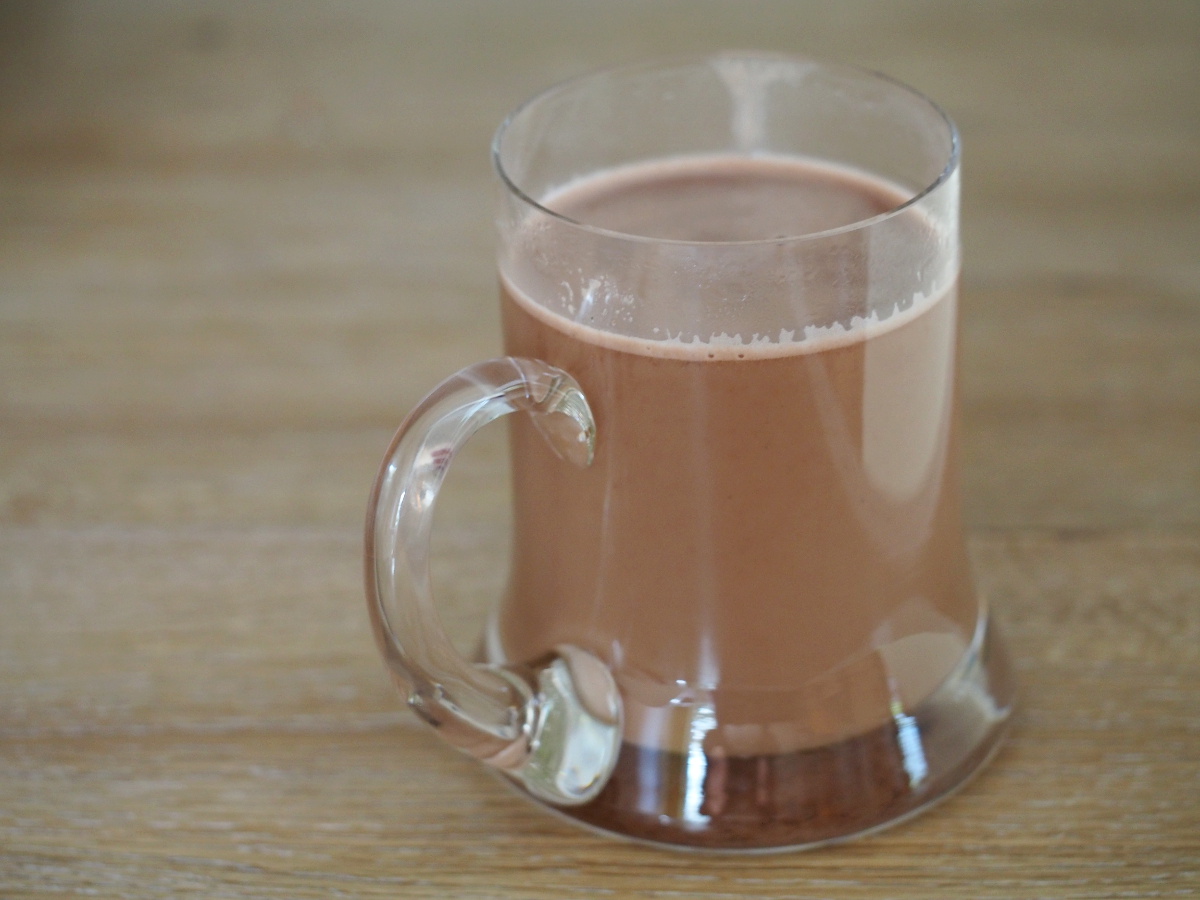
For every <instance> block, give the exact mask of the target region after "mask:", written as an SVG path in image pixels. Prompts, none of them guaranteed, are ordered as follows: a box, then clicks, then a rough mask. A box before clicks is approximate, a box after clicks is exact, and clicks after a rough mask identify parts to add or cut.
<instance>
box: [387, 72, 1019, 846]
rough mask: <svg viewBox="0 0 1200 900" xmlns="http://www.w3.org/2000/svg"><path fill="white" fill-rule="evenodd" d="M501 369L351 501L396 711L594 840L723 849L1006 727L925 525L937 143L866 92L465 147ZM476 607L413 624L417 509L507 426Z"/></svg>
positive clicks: (436, 416)
mask: <svg viewBox="0 0 1200 900" xmlns="http://www.w3.org/2000/svg"><path fill="white" fill-rule="evenodd" d="M493 152H494V158H495V163H496V168H497V171H498V174H499V177H500V181H501V184H502V190H501V200H500V208H499V214H498V218H497V229H498V235H499V274H500V286H501V304H502V312H503V330H504V342H505V352H506V353H508V354H509V355H508V356H507V357H505V358H502V359H494V360H490V361H486V362H481V363H479V364H476V365H474V366H471V367H469V368H467V369H465V370H463V371H462V372H459V373H458V374H456V375H454V376H452V377H451V378H449V379H448V380H447V381H445V382H443V383H442V384H441V385H440V386H438V387H437V388H436V389H435V390H434V391H433V392H432V393H430V394H429V395H428V396H427V397H426V398H425V400H424V401H422V403H421V404H420V405H419V406H418V407H417V408H416V409H415V410H414V411H413V412H412V413H411V414H410V415H409V416H408V418H407V419H406V420H405V421H404V423H403V424H402V425H401V427H400V430H399V431H398V432H397V434H396V437H395V439H394V440H393V442H392V444H391V446H390V447H389V449H388V451H387V455H386V458H385V461H384V463H383V466H382V469H381V471H380V474H379V477H378V479H377V481H376V484H375V487H374V490H373V493H372V496H371V501H370V507H369V510H368V519H367V535H366V585H367V595H368V600H369V608H370V611H371V617H372V622H373V625H374V630H375V634H376V637H377V639H378V643H379V646H380V648H381V650H382V652H383V655H384V657H385V659H386V661H387V663H388V665H389V667H390V669H391V672H392V673H393V675H394V676H395V678H396V679H397V681H398V683H399V684H400V685H401V686H402V688H403V690H404V691H405V692H406V693H407V695H408V697H409V703H410V705H411V706H412V708H413V709H414V710H415V711H416V712H417V713H418V714H419V715H420V716H421V717H422V718H424V719H425V720H426V721H427V722H429V723H430V724H432V725H433V726H434V727H435V728H436V729H437V730H438V731H439V732H440V733H441V734H442V736H443V737H444V738H445V739H446V740H447V741H449V742H450V743H451V744H452V745H454V746H456V747H458V748H459V749H461V750H463V751H465V752H467V753H469V754H471V755H472V756H474V757H477V758H478V759H480V760H482V761H483V762H484V763H486V764H487V765H489V766H492V767H494V768H495V769H497V770H498V771H500V772H502V773H504V774H505V775H506V776H508V777H509V779H510V780H511V781H512V782H513V783H514V784H516V785H517V786H518V787H519V789H521V790H522V791H524V792H525V793H527V794H528V795H530V796H532V797H533V798H535V799H537V800H538V801H541V802H542V803H544V804H546V805H548V806H549V807H551V808H553V809H556V810H558V811H559V812H561V813H562V814H564V815H566V816H568V817H570V818H572V819H574V820H576V821H578V822H580V823H583V824H585V825H589V826H592V827H595V828H597V829H600V830H602V831H605V832H609V833H613V834H618V835H622V836H625V837H630V838H634V839H640V840H645V841H651V842H655V843H659V844H666V845H674V846H682V847H703V848H710V849H723V850H739V849H741V850H764V849H770V848H788V847H804V846H812V845H816V844H820V843H825V842H829V841H834V840H839V839H844V838H847V837H850V836H853V835H856V834H861V833H863V832H866V831H870V830H872V829H875V828H878V827H881V826H884V825H886V824H889V823H891V822H894V821H897V820H899V819H901V818H903V817H905V816H907V815H909V814H911V813H913V812H915V811H917V810H919V809H921V808H922V807H924V806H926V805H928V804H929V803H931V802H932V801H934V800H936V799H938V798H939V797H942V796H944V795H945V794H946V793H947V792H949V791H951V790H953V789H954V788H955V787H957V786H958V785H960V784H961V783H962V782H963V781H964V780H965V779H967V778H968V777H969V776H970V775H971V774H972V773H973V772H975V771H976V770H977V769H978V768H979V767H980V766H981V765H982V764H983V763H984V762H985V761H986V760H987V759H988V758H989V757H990V755H991V754H992V753H993V752H994V750H995V749H996V747H997V745H998V742H999V740H1000V737H1001V735H1002V734H1003V731H1004V728H1005V724H1006V722H1007V720H1008V717H1009V713H1010V709H1011V702H1012V684H1011V678H1010V676H1009V672H1008V667H1007V665H1006V662H1005V658H1004V654H1003V650H1002V647H1001V646H1000V643H999V641H998V639H997V637H996V635H995V631H994V629H993V628H992V627H991V626H990V625H989V618H988V612H987V607H986V605H985V604H984V602H983V601H982V600H981V599H980V597H979V596H978V595H977V594H976V592H975V590H974V587H973V584H972V579H971V573H970V568H969V562H968V559H967V553H966V547H965V537H964V529H963V524H962V520H961V517H960V511H959V475H958V438H957V402H956V390H955V358H956V345H957V324H956V286H957V280H958V272H959V239H958V205H959V198H958V193H959V141H958V135H957V132H956V130H955V128H954V125H953V123H952V122H951V121H950V120H949V118H948V117H947V116H946V115H945V113H943V112H942V111H941V110H940V109H939V108H938V107H937V106H935V105H934V104H933V103H931V102H930V101H929V100H927V99H926V98H924V97H923V96H921V95H920V94H918V93H916V92H915V91H913V90H911V89H909V88H907V87H905V86H903V85H901V84H899V83H897V82H894V81H891V80H889V79H887V78H885V77H883V76H879V75H876V74H873V73H868V72H863V71H859V70H857V69H851V68H846V67H840V66H832V65H827V64H824V63H819V62H816V61H814V60H810V59H801V58H791V57H781V56H774V55H755V54H740V55H735V54H726V55H718V56H714V57H711V58H707V59H698V60H688V61H680V62H674V63H667V64H663V65H651V66H638V67H630V68H624V69H617V70H612V71H607V72H602V73H598V74H595V75H591V76H587V77H584V78H581V79H578V80H575V81H573V82H569V83H567V84H565V85H561V86H559V87H556V88H553V89H551V90H549V91H547V92H546V93H543V94H541V95H540V96H538V97H536V98H534V99H533V100H531V101H530V102H528V103H527V104H526V105H524V106H522V107H521V108H520V109H518V110H517V111H516V112H515V113H513V115H511V116H510V117H509V118H508V120H507V121H506V122H505V123H504V124H503V125H502V126H501V128H500V129H499V131H498V133H497V135H496V138H495V142H494V144H493ZM514 412H515V413H520V415H516V416H513V417H512V418H511V419H510V420H509V422H510V425H511V432H510V434H511V448H512V471H513V492H514V501H513V504H514V507H513V553H512V556H513V558H512V567H511V573H510V582H509V588H508V590H507V592H506V594H505V596H504V597H503V598H502V600H501V602H500V603H499V605H498V607H497V609H496V610H495V613H494V615H493V617H492V619H491V621H490V622H489V625H488V628H487V633H486V636H485V640H484V649H483V650H482V651H481V658H480V659H478V660H467V659H464V658H462V657H461V656H460V655H459V654H458V653H457V652H456V651H455V650H454V648H453V647H452V645H451V644H450V642H449V641H448V639H447V638H446V636H445V634H444V633H443V630H442V628H441V626H440V624H439V620H438V616H437V612H436V610H435V607H434V602H433V596H432V593H431V588H430V577H429V541H430V533H431V526H432V515H433V509H434V503H435V500H436V497H437V493H438V489H439V486H440V485H441V483H442V479H443V478H444V477H445V475H446V471H447V467H448V466H449V464H450V462H451V460H452V459H453V456H454V454H455V452H456V451H457V450H458V449H459V448H460V447H461V446H462V445H463V444H464V443H465V441H466V440H467V439H468V438H469V437H470V436H471V434H472V433H474V432H475V431H476V430H477V429H479V428H480V427H482V426H483V425H485V424H487V423H488V422H491V421H492V420H494V419H496V418H499V417H501V416H504V415H506V414H508V413H514Z"/></svg>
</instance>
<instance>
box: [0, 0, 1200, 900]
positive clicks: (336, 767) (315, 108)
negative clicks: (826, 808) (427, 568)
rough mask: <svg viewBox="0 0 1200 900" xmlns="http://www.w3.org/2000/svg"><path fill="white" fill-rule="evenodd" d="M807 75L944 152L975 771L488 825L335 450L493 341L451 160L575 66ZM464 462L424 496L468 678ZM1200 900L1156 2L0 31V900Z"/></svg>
mask: <svg viewBox="0 0 1200 900" xmlns="http://www.w3.org/2000/svg"><path fill="white" fill-rule="evenodd" d="M721 47H762V48H767V49H780V50H792V51H799V52H810V53H817V54H820V55H823V56H831V57H836V58H839V59H843V60H846V61H849V62H854V63H859V64H863V65H867V66H870V67H873V68H879V69H883V70H885V71H888V72H889V73H891V74H893V75H896V76H898V77H900V78H902V79H904V80H906V81H908V82H910V83H912V84H914V85H916V86H917V87H919V88H921V89H923V90H924V91H925V92H927V93H929V94H930V95H932V96H934V97H935V98H937V99H938V100H940V101H941V102H942V103H943V104H944V105H945V106H947V107H948V108H949V110H950V111H951V113H952V114H953V115H954V116H955V117H956V118H957V119H958V121H959V124H960V126H961V128H962V132H963V136H964V141H965V147H966V153H965V160H966V165H965V188H964V191H965V193H964V236H965V243H966V266H965V274H964V287H965V304H964V313H963V317H964V334H963V403H964V411H965V440H966V447H967V460H966V461H967V471H966V484H965V493H966V502H967V516H968V521H969V523H970V529H971V532H970V541H971V549H972V553H973V556H974V560H975V563H976V566H977V572H978V580H979V583H980V585H981V587H982V588H983V589H984V590H985V591H986V592H987V594H988V595H989V597H990V598H991V600H992V602H993V604H994V608H995V610H996V614H997V617H998V619H999V620H1000V622H1001V623H1002V624H1003V626H1004V627H1005V629H1006V632H1007V635H1008V638H1009V642H1010V645H1011V648H1012V651H1013V654H1014V656H1015V658H1016V665H1017V669H1018V674H1019V677H1020V680H1021V689H1022V695H1021V708H1020V712H1019V714H1018V717H1017V721H1016V726H1015V730H1014V732H1013V734H1012V737H1011V739H1010V740H1009V742H1008V744H1007V746H1006V747H1005V749H1004V750H1003V751H1002V752H1001V754H1000V755H999V757H998V758H997V759H996V760H995V762H994V763H993V764H992V766H991V767H990V768H989V769H988V770H987V771H986V772H985V773H984V774H983V775H982V776H980V777H979V778H978V779H977V780H976V781H974V782H973V783H972V784H971V785H970V786H968V787H967V788H966V789H965V790H964V791H962V792H961V793H959V794H958V795H956V796H955V797H953V798H952V799H950V800H949V801H947V802H946V803H944V804H942V805H941V806H939V807H937V808H936V809H935V810H933V811H931V812H930V813H928V814H926V815H924V816H922V817H920V818H918V819H916V820H914V821H912V822H910V823H907V824H904V825H902V826H899V827H897V828H895V829H892V830H890V831H888V832H885V833H883V834H880V835H878V836H875V837H872V838H870V839H867V840H863V841H860V842H857V843H852V844H849V845H845V846H842V847H838V848H834V849H828V850H821V851H818V852H813V853H807V854H784V855H777V856H768V857H759V858H732V857H695V856H684V855H678V854H673V853H668V852H663V851H657V850H652V849H647V848H640V847H634V846H626V845H624V844H620V843H617V842H611V841H606V840H602V839H600V838H597V837H595V836H592V835H591V834H588V833H585V832H583V831H579V830H576V829H575V828H573V827H571V826H569V825H566V824H562V823H560V822H559V821H558V820H556V819H554V818H551V817H549V816H547V815H546V814H544V813H543V812H541V811H540V810H538V809H535V808H534V807H532V806H530V805H528V804H526V803H525V802H524V801H522V800H521V799H520V798H518V797H516V796H515V795H513V794H512V793H510V792H509V791H508V790H507V789H505V788H504V787H503V786H502V785H501V784H500V783H499V782H497V781H495V780H493V779H492V778H490V777H489V776H488V775H486V774H485V773H484V772H483V771H481V770H480V769H479V768H478V767H477V766H475V765H473V764H472V763H470V762H469V761H468V760H466V759H465V758H461V757H459V756H457V755H455V754H453V753H452V752H450V751H448V750H446V749H445V748H444V747H443V746H442V745H441V744H440V743H439V742H438V739H437V738H436V736H435V735H433V734H431V733H430V732H429V731H428V730H426V729H425V728H424V727H423V726H422V725H420V723H418V722H417V721H416V720H415V719H414V718H412V717H411V716H410V715H408V714H407V713H406V712H405V711H404V710H403V708H402V705H401V703H400V699H399V697H398V696H397V695H396V694H395V692H394V691H393V689H392V687H391V686H390V684H389V682H388V681H387V678H386V677H385V674H384V671H383V667H382V664H381V663H380V662H379V660H378V659H377V657H376V653H375V648H374V645H373V643H372V640H371V638H370V635H369V632H368V627H367V617H366V612H365V606H364V603H363V600H362V599H361V587H360V563H359V553H360V532H361V517H362V514H363V508H364V505H365V499H366V492H367V489H368V487H369V484H370V481H371V479H372V477H373V474H374V469H375V465H376V462H377V459H378V457H379V456H380V455H381V454H382V451H383V449H384V447H385V445H386V442H387V439H388V437H389V435H390V432H391V430H392V429H393V428H394V427H395V425H396V424H397V423H398V421H399V419H400V417H401V416H402V415H403V413H404V412H405V410H406V409H407V408H408V407H409V406H410V405H411V404H412V403H413V402H414V401H415V400H416V399H417V398H418V397H419V396H420V395H421V394H422V393H424V391H425V390H426V389H428V388H429V387H430V386H431V385H432V384H433V383H435V382H436V381H437V380H439V379H440V378H441V377H442V376H443V375H445V374H448V373H449V372H451V371H453V370H454V369H456V368H458V367H459V366H461V365H463V364H465V363H467V362H470V361H472V360H475V359H477V358H480V357H482V356H485V355H491V354H493V353H494V352H495V351H496V349H497V347H498V334H497V316H496V313H495V303H494V283H493V278H494V276H493V273H492V262H491V259H492V250H491V246H492V238H491V224H490V218H491V202H492V186H491V174H490V171H489V163H488V160H487V155H486V148H487V144H488V141H489V139H490V135H491V131H492V129H493V128H494V126H495V125H496V123H497V122H498V121H499V120H500V118H502V116H503V115H504V114H505V113H506V112H507V111H508V110H509V108H511V107H512V106H513V105H515V104H516V103H518V102H519V101H521V100H522V99H524V98H525V97H526V96H527V95H528V94H530V93H531V92H533V91H534V90H536V89H538V88H540V87H542V86H545V85H547V84H549V83H551V82H553V81H555V80H558V79H560V78H562V77H565V76H568V75H572V74H576V73H578V72H581V71H584V70H586V69H589V68H593V67H596V66H600V65H605V64H608V63H614V62H620V61H627V60H633V59H641V58H647V57H651V56H659V55H664V54H669V53H678V52H684V51H698V50H712V49H717V48H721ZM504 471H505V463H504V458H503V446H502V439H501V437H500V436H499V435H495V434H491V433H487V434H485V435H483V436H482V437H481V439H480V440H479V441H478V442H477V443H476V444H474V445H473V446H472V447H471V448H470V451H469V453H468V455H467V456H466V458H465V459H463V461H462V462H461V463H460V464H459V465H457V466H456V468H455V472H454V477H453V479H452V480H451V484H450V487H449V496H448V497H447V498H446V502H445V504H444V507H443V509H442V522H441V525H440V531H439V537H438V547H437V553H438V560H437V569H436V576H437V579H438V582H439V586H440V590H441V602H442V604H443V612H444V614H445V617H446V619H447V621H448V623H449V626H450V628H451V630H452V631H453V632H454V635H455V636H456V638H457V639H458V640H459V641H460V642H461V643H462V645H463V646H469V645H470V644H471V642H472V640H473V637H474V635H475V634H476V632H477V630H478V627H479V623H480V618H481V616H482V614H483V610H484V609H485V608H486V606H487V604H488V602H489V600H490V598H491V597H492V596H494V595H495V593H496V592H497V591H498V590H499V587H500V585H501V583H502V581H503V568H504V558H505V554H506V536H505V508H506V502H507V500H506V498H507V487H506V485H505V480H504ZM1197 894H1200V4H1196V3H1193V2H1186V0H1185V2H1176V3H1168V2H1127V3H1109V2H1072V3H1016V2H992V3H972V4H966V3H953V2H944V3H942V2H894V0H877V2H865V0H854V2H837V3H832V2H831V3H809V2H783V0H781V2H762V0H752V2H720V3H718V2H701V0H690V2H687V3H684V2H662V0H645V2H636V3H634V2H604V3H599V2H594V3H585V2H575V0H553V2H552V0H545V2H526V0H521V2H515V0H510V2H505V3H495V2H484V0H474V2H467V0H450V2H443V3H437V2H421V3H386V4H385V3H377V4H356V5H353V6H351V5H349V4H347V5H341V4H333V3H328V4H313V3H299V4H297V3H289V4H285V3H282V2H269V3H255V4H236V3H232V2H229V3H214V2H201V3H190V4H183V3H169V4H142V3H134V2H110V3H105V4H85V3H73V2H52V3H44V4H28V5H18V4H4V5H0V897H4V898H16V897H38V898H43V897H45V898H52V897H63V898H65V897H82V896H100V897H124V898H152V897H153V898H160V897H180V896H201V897H208V898H225V897H254V898H259V897H262V898H267V897H272V898H281V897H286V898H317V897H321V898H324V897H430V898H434V897H436V898H445V897H522V898H560V897H592V896H595V897H601V896H603V897H661V898H668V897H669V898H678V897H700V898H712V900H715V898H732V897H779V898H782V897H813V898H817V897H820V898H826V897H828V898H875V897H894V898H930V897H946V898H950V897H953V898H963V897H985V898H1023V897H1047V898H1116V897H1184V896H1195V895H1197Z"/></svg>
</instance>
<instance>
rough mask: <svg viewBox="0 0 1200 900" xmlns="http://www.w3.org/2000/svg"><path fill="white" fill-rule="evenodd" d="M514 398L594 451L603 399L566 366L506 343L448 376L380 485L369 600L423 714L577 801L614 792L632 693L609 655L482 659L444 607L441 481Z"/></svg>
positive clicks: (416, 415)
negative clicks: (434, 545)
mask: <svg viewBox="0 0 1200 900" xmlns="http://www.w3.org/2000/svg"><path fill="white" fill-rule="evenodd" d="M513 412H522V413H526V414H528V415H529V416H530V417H531V418H532V419H533V422H534V424H535V425H536V426H537V428H538V430H539V431H540V432H541V434H542V435H543V437H545V439H546V440H547V442H548V443H549V444H550V446H551V447H552V448H553V449H554V451H555V452H556V453H557V454H558V455H559V456H560V457H562V458H563V459H566V460H568V461H569V462H571V463H574V464H576V465H578V466H581V467H584V466H588V465H590V464H591V462H592V456H593V454H594V451H595V442H596V426H595V422H594V421H593V419H592V412H591V409H590V408H589V406H588V403H587V398H586V397H584V395H583V392H582V391H581V390H580V388H579V385H578V384H577V383H576V382H575V380H574V379H573V378H572V377H571V376H570V375H568V374H567V373H566V372H564V371H562V370H561V369H557V368H555V367H553V366H551V365H548V364H547V363H544V362H541V361H538V360H531V359H522V358H518V357H506V358H503V359H493V360H488V361H486V362H481V363H476V364H475V365H472V366H468V367H467V368H465V369H463V370H462V371H460V372H458V373H457V374H455V375H453V376H451V377H450V378H448V379H446V380H445V381H443V382H442V383H441V384H440V385H438V386H437V387H436V388H435V389H434V390H433V391H432V392H430V393H429V394H428V395H427V396H426V397H425V399H424V400H422V401H421V402H420V404H418V405H417V407H416V409H414V410H413V411H412V412H411V413H410V414H409V416H408V418H406V419H405V420H404V422H403V424H401V426H400V428H399V430H398V431H397V432H396V436H395V437H394V438H393V439H392V443H391V446H390V447H389V448H388V451H387V455H386V456H385V458H384V462H383V465H382V467H381V468H380V471H379V476H378V477H377V479H376V481H375V486H374V488H373V490H372V491H371V499H370V503H369V506H368V509H367V527H366V573H365V574H366V593H367V605H368V608H369V610H370V614H371V624H372V628H373V630H374V632H375V639H376V641H377V643H378V644H379V648H380V651H381V652H382V654H383V656H384V659H385V661H386V662H387V665H388V668H389V670H390V671H391V673H392V676H393V677H394V678H395V679H396V681H397V684H399V685H400V686H401V688H402V690H404V691H406V692H407V694H408V702H409V705H410V706H411V707H412V708H413V709H414V710H415V711H416V712H417V714H418V715H420V716H421V718H423V719H424V720H425V721H426V722H428V723H429V724H430V725H432V726H433V727H434V728H436V729H437V730H438V732H439V733H440V734H441V735H442V737H444V738H445V739H446V740H447V741H448V742H449V743H451V744H452V745H454V746H455V747H457V748H458V749H460V750H462V751H465V752H466V753H468V754H470V755H472V756H474V757H476V758H478V759H480V760H482V761H483V762H485V763H487V764H489V765H491V766H494V767H496V768H497V769H500V770H501V771H503V772H505V773H507V774H508V775H510V776H512V777H513V778H515V779H516V780H517V781H519V782H520V783H522V784H523V785H524V786H525V788H526V789H527V790H528V791H529V792H530V793H531V794H533V795H534V796H536V797H538V798H539V799H542V800H545V801H547V802H550V803H555V804H559V805H577V804H581V803H586V802H587V801H588V800H591V799H592V798H593V797H595V796H596V794H598V793H599V792H600V790H601V789H602V788H603V787H604V784H605V782H606V781H607V780H608V777H609V775H610V774H611V773H612V769H613V766H614V765H615V764H616V757H617V750H618V748H619V746H620V741H621V700H620V696H619V694H618V693H617V688H616V684H615V682H614V681H613V678H612V674H611V673H610V672H609V670H608V668H607V667H606V666H605V665H604V664H603V663H602V662H601V661H600V660H599V659H597V658H596V657H595V656H593V655H592V654H590V653H588V652H587V651H585V650H583V649H581V648H579V647H574V646H569V645H562V646H559V647H557V648H556V650H555V653H553V654H552V655H551V656H550V657H549V658H548V659H546V660H542V661H540V662H539V663H538V664H537V665H536V666H530V667H520V668H518V667H511V668H510V667H505V666H493V665H484V664H477V663H472V662H469V661H468V660H466V659H464V658H463V657H462V656H461V655H460V654H459V653H458V651H456V650H455V649H454V647H453V645H452V644H451V643H450V640H449V638H448V637H447V636H446V634H445V631H444V630H443V628H442V625H441V621H440V619H439V618H438V615H437V611H436V609H435V607H434V598H433V592H432V588H431V582H430V574H429V543H430V537H431V532H432V526H433V510H434V504H435V501H436V499H437V494H438V490H439V489H440V488H441V485H442V481H443V479H444V477H445V475H446V471H447V468H448V467H449V465H450V462H451V460H452V459H453V457H454V454H455V453H457V452H458V450H459V449H460V448H461V447H462V446H463V445H464V444H465V443H466V442H467V440H468V439H469V438H470V437H471V435H472V434H474V433H475V432H476V431H478V430H479V429H480V428H482V427H483V426H484V425H486V424H488V423H489V422H491V421H493V420H495V419H497V418H499V417H500V416H503V415H507V414H508V413H513Z"/></svg>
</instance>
